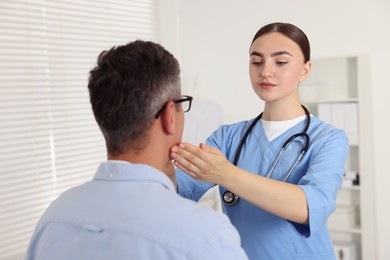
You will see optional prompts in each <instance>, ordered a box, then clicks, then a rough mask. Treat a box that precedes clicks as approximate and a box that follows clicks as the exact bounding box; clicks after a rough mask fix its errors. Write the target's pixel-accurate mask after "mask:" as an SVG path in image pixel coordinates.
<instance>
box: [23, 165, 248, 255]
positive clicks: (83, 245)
mask: <svg viewBox="0 0 390 260" xmlns="http://www.w3.org/2000/svg"><path fill="white" fill-rule="evenodd" d="M48 248H49V249H50V250H48ZM26 259H28V260H29V259H40V260H45V259H56V260H62V259H94V260H99V259H110V260H111V259H170V260H172V259H202V260H205V259H247V258H246V255H245V253H244V251H243V250H242V249H241V247H240V239H239V235H238V233H237V231H236V230H235V229H234V228H233V226H232V225H231V224H230V222H229V220H228V219H227V217H225V216H224V215H222V214H217V213H215V212H213V211H212V210H211V209H208V208H203V207H201V206H199V205H196V203H194V202H192V201H189V200H186V199H183V198H181V197H180V196H178V195H177V194H176V192H175V190H174V187H173V184H172V182H171V181H170V180H169V178H168V177H167V176H166V175H165V174H163V173H161V172H159V171H158V170H156V169H154V168H152V167H150V166H147V165H141V164H129V163H125V162H112V161H111V162H108V163H103V164H102V165H101V166H100V167H99V169H98V172H97V174H96V176H95V178H94V180H93V181H90V182H88V183H86V184H84V185H82V186H79V187H76V188H73V189H71V190H69V191H67V192H65V193H64V194H63V195H61V196H60V198H59V199H57V200H56V201H55V202H54V203H53V204H52V205H51V206H50V207H49V209H48V210H47V212H46V213H45V214H44V216H43V217H42V219H41V221H40V223H39V225H38V226H37V229H36V231H35V233H34V235H33V238H32V240H31V243H30V248H29V252H28V255H27V257H26Z"/></svg>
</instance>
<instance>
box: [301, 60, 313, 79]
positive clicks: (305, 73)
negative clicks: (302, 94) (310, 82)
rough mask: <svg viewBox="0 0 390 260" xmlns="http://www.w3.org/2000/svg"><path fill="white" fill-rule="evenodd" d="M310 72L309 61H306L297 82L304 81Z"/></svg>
mask: <svg viewBox="0 0 390 260" xmlns="http://www.w3.org/2000/svg"><path fill="white" fill-rule="evenodd" d="M310 70H311V61H308V62H306V63H305V65H303V69H302V72H301V76H300V78H299V81H301V82H302V81H304V80H305V79H306V78H307V77H308V76H309V73H310Z"/></svg>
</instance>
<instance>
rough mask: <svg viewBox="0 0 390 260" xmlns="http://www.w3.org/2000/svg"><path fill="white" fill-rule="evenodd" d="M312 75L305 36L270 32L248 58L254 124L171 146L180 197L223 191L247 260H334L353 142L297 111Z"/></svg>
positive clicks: (289, 30) (283, 26)
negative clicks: (335, 228)
mask: <svg viewBox="0 0 390 260" xmlns="http://www.w3.org/2000/svg"><path fill="white" fill-rule="evenodd" d="M310 68H311V62H310V45H309V41H308V39H307V37H306V35H305V34H304V33H303V32H302V31H301V30H300V29H299V28H297V27H296V26H294V25H292V24H289V23H272V24H268V25H266V26H264V27H262V28H261V29H260V30H259V31H258V32H257V33H256V35H255V36H254V38H253V41H252V44H251V46H250V51H249V75H250V80H251V83H252V88H253V90H254V91H255V93H256V94H257V96H258V97H259V98H260V99H261V100H263V101H264V102H265V106H264V111H263V112H262V113H261V114H260V115H259V116H258V117H257V118H255V119H251V120H247V121H241V122H238V123H235V124H231V125H223V126H221V127H219V129H218V130H216V131H215V132H214V133H213V134H212V135H211V136H210V137H209V138H208V139H207V142H206V143H207V145H205V144H200V145H199V147H197V146H194V145H191V144H187V143H181V144H180V145H178V146H174V147H172V150H171V157H172V159H174V162H175V164H176V166H177V167H178V170H177V174H176V175H177V176H176V178H177V185H178V191H179V193H180V194H181V195H182V196H184V197H187V198H190V199H192V200H195V201H197V200H199V199H200V198H201V197H202V195H203V194H204V193H205V192H206V191H207V190H208V189H210V188H211V187H213V186H214V185H216V184H217V185H219V189H220V194H221V199H222V201H223V211H224V212H225V213H226V214H227V215H228V216H229V218H230V220H231V222H232V223H233V225H234V226H235V227H236V228H237V229H238V231H239V233H240V235H241V240H242V246H243V248H244V249H245V251H246V253H247V254H248V256H249V258H250V259H283V260H284V259H324V260H325V259H326V260H329V259H335V256H334V253H333V248H332V242H331V238H330V235H329V231H328V227H327V219H328V217H329V215H330V214H331V213H332V212H333V211H334V210H335V200H336V195H337V192H338V190H339V189H340V187H341V182H342V175H343V173H344V164H345V161H346V157H347V153H348V139H347V137H346V135H345V133H344V131H342V130H338V129H336V128H335V127H333V126H331V125H329V124H326V123H324V122H323V121H321V120H320V119H318V118H317V117H315V116H312V115H310V113H309V111H307V109H306V108H305V107H304V106H302V105H301V102H300V100H299V91H298V86H299V83H300V82H301V81H303V80H305V79H306V78H307V76H308V75H309V72H310Z"/></svg>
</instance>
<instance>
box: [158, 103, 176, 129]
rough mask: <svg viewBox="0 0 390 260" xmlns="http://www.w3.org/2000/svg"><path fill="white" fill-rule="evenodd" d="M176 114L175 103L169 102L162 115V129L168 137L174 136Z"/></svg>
mask: <svg viewBox="0 0 390 260" xmlns="http://www.w3.org/2000/svg"><path fill="white" fill-rule="evenodd" d="M176 114H177V113H176V106H175V103H173V101H169V102H168V103H167V104H166V105H165V109H164V110H163V111H162V112H161V115H160V117H161V127H162V129H163V131H164V132H165V133H166V134H168V135H172V134H173V133H174V132H175V123H176Z"/></svg>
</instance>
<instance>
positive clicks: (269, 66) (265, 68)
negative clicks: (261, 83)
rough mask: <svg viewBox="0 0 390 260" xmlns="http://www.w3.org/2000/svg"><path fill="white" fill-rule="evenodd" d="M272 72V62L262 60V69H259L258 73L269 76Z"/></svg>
mask: <svg viewBox="0 0 390 260" xmlns="http://www.w3.org/2000/svg"><path fill="white" fill-rule="evenodd" d="M272 74H273V68H272V64H270V62H264V64H263V66H262V69H261V70H260V75H261V76H262V77H270V76H272Z"/></svg>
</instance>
